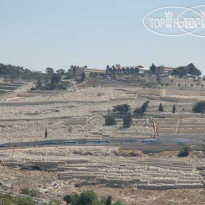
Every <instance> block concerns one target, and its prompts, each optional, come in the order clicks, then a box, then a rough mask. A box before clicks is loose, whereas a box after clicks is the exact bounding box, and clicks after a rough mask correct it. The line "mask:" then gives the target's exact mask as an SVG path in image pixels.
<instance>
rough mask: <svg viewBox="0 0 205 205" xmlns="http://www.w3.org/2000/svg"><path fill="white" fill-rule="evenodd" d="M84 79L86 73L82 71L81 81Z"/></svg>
mask: <svg viewBox="0 0 205 205" xmlns="http://www.w3.org/2000/svg"><path fill="white" fill-rule="evenodd" d="M84 80H85V73H84V72H82V74H81V82H83V81H84Z"/></svg>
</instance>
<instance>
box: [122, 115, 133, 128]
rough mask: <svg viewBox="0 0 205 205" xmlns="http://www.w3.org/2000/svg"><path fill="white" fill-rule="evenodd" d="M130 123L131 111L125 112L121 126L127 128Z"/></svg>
mask: <svg viewBox="0 0 205 205" xmlns="http://www.w3.org/2000/svg"><path fill="white" fill-rule="evenodd" d="M131 124H132V115H131V113H130V112H129V113H127V114H126V115H125V116H124V118H123V127H124V128H129V127H130V126H131Z"/></svg>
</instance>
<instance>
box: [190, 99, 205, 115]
mask: <svg viewBox="0 0 205 205" xmlns="http://www.w3.org/2000/svg"><path fill="white" fill-rule="evenodd" d="M193 112H194V113H205V101H204V102H203V101H201V102H197V103H196V104H195V105H194V107H193Z"/></svg>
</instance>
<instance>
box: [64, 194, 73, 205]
mask: <svg viewBox="0 0 205 205" xmlns="http://www.w3.org/2000/svg"><path fill="white" fill-rule="evenodd" d="M63 200H64V201H65V202H66V205H68V204H70V203H71V201H72V197H71V195H65V196H64V197H63Z"/></svg>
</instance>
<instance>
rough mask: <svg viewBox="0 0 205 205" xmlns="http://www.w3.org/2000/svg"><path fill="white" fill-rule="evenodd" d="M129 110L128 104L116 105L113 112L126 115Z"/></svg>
mask: <svg viewBox="0 0 205 205" xmlns="http://www.w3.org/2000/svg"><path fill="white" fill-rule="evenodd" d="M129 110H130V106H129V105H128V104H123V105H116V106H114V108H113V111H114V112H119V113H120V114H127V113H128V111H129Z"/></svg>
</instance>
